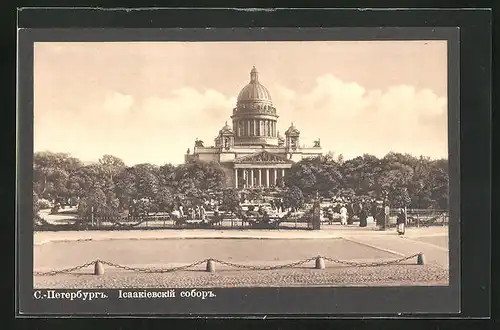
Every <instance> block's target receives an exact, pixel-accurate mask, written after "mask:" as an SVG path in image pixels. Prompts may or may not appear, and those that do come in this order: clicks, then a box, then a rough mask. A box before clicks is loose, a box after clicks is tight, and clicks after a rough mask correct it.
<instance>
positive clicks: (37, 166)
mask: <svg viewBox="0 0 500 330" xmlns="http://www.w3.org/2000/svg"><path fill="white" fill-rule="evenodd" d="M81 166H82V163H81V161H80V160H78V159H77V158H74V157H71V156H70V155H69V154H67V153H53V152H48V151H46V152H37V153H35V154H34V156H33V186H34V190H35V192H36V193H37V195H38V196H39V197H42V198H45V199H49V200H51V201H53V202H57V201H60V200H62V199H64V198H68V197H71V196H70V195H71V193H70V191H68V189H67V181H68V178H69V176H70V174H71V173H73V172H74V171H76V170H77V169H78V168H80V167H81Z"/></svg>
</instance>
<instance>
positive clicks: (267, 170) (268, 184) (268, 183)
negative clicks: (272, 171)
mask: <svg viewBox="0 0 500 330" xmlns="http://www.w3.org/2000/svg"><path fill="white" fill-rule="evenodd" d="M270 186H271V185H270V182H269V169H268V168H266V187H270Z"/></svg>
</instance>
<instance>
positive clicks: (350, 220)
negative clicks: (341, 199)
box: [347, 203, 354, 225]
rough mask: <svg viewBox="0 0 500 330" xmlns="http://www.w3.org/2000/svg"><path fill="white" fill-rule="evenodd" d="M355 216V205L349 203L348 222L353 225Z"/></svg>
mask: <svg viewBox="0 0 500 330" xmlns="http://www.w3.org/2000/svg"><path fill="white" fill-rule="evenodd" d="M353 218H354V207H353V204H352V203H349V204H347V224H348V225H352V223H353Z"/></svg>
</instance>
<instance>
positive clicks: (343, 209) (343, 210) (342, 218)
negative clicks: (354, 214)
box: [340, 205, 347, 225]
mask: <svg viewBox="0 0 500 330" xmlns="http://www.w3.org/2000/svg"><path fill="white" fill-rule="evenodd" d="M340 224H341V225H347V208H346V207H345V206H344V205H342V207H341V208H340Z"/></svg>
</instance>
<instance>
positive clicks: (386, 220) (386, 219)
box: [384, 203, 391, 229]
mask: <svg viewBox="0 0 500 330" xmlns="http://www.w3.org/2000/svg"><path fill="white" fill-rule="evenodd" d="M390 213H391V208H390V207H389V204H388V203H385V206H384V229H385V228H387V226H388V225H389V219H390V218H389V216H390Z"/></svg>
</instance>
